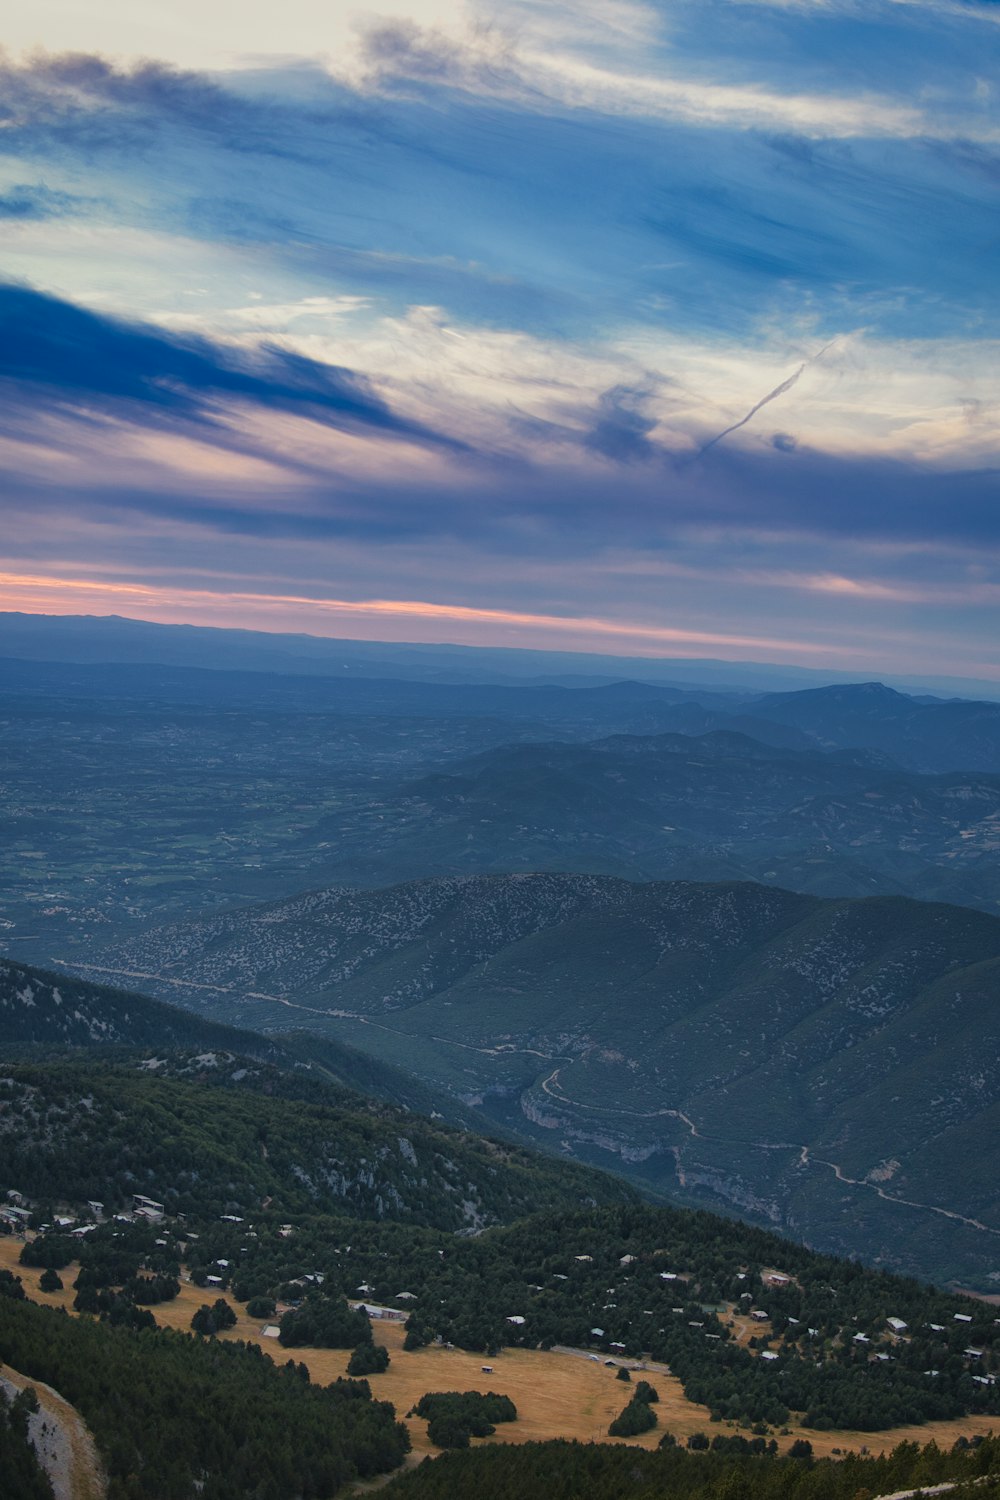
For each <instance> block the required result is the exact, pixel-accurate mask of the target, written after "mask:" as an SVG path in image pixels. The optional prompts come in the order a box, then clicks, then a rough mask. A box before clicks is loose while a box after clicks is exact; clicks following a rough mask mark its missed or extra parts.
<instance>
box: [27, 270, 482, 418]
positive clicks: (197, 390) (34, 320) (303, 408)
mask: <svg viewBox="0 0 1000 1500" xmlns="http://www.w3.org/2000/svg"><path fill="white" fill-rule="evenodd" d="M0 381H2V382H5V383H6V385H7V391H8V397H7V416H6V417H5V418H4V419H3V425H5V426H7V427H8V430H10V423H11V415H12V412H13V411H15V410H16V411H17V412H18V415H17V417H16V419H15V420H16V430H17V432H18V434H19V435H20V436H23V435H24V411H25V408H29V409H31V410H34V411H35V412H38V411H41V410H46V411H54V412H59V413H63V414H66V413H68V412H72V411H76V412H78V413H79V415H80V417H81V419H86V420H88V421H92V420H94V418H95V417H96V416H99V415H102V416H105V417H109V418H110V417H123V416H133V415H134V414H135V413H136V412H141V414H142V421H144V422H145V423H147V424H149V425H152V426H169V427H177V426H180V425H183V426H187V427H188V428H194V429H197V428H199V427H208V428H210V429H212V430H213V437H214V439H215V440H217V441H219V442H220V443H223V444H225V443H226V442H228V441H231V440H232V438H231V434H232V430H233V429H232V426H231V424H230V423H228V422H227V421H226V417H225V408H226V406H227V404H246V405H249V406H251V407H256V408H259V409H263V410H266V411H269V412H279V413H289V414H292V415H296V416H299V417H306V418H308V419H309V420H311V421H315V422H319V423H321V424H323V425H327V426H331V427H335V428H341V429H345V430H347V431H366V432H371V431H377V432H379V433H380V434H384V435H386V436H393V435H396V436H400V437H406V438H410V439H419V440H421V441H424V442H430V443H441V442H444V441H450V440H446V439H444V438H442V436H441V435H439V434H435V433H434V432H432V431H431V430H430V429H429V428H426V427H421V426H420V425H418V424H415V423H413V422H409V421H407V420H405V419H404V418H401V417H399V416H397V415H396V414H395V413H393V412H392V411H391V410H390V408H389V407H388V406H387V405H386V403H385V402H384V401H383V400H381V399H380V398H379V397H378V396H377V395H376V394H375V392H374V391H373V390H372V388H371V387H370V385H369V383H368V382H367V381H366V380H365V379H364V377H360V376H358V375H356V374H354V373H353V372H352V371H350V370H346V369H342V368H338V367H337V366H335V365H332V364H319V363H317V362H316V361H314V360H310V359H307V358H306V357H304V356H303V355H301V354H296V353H293V352H291V351H289V350H285V349H280V348H277V347H275V346H269V345H267V344H264V345H259V346H258V347H257V348H256V349H254V350H253V351H252V352H248V351H247V350H245V349H240V348H238V347H233V346H230V347H228V348H223V347H221V346H219V345H213V344H212V343H210V342H209V341H208V340H207V339H205V338H196V337H187V338H184V337H182V336H180V335H170V334H168V333H166V332H165V331H163V330H162V329H154V328H152V327H148V326H142V325H139V324H135V323H126V322H124V321H122V320H120V319H113V318H107V317H101V316H99V315H98V314H96V313H93V312H90V311H87V310H85V309H83V308H80V307H75V306H73V305H72V304H70V303H68V302H65V301H62V300H60V299H58V298H55V297H49V296H45V295H44V294H42V293H40V292H36V291H33V290H31V289H30V288H27V287H20V286H10V285H8V286H2V285H0ZM451 446H454V445H453V444H451Z"/></svg>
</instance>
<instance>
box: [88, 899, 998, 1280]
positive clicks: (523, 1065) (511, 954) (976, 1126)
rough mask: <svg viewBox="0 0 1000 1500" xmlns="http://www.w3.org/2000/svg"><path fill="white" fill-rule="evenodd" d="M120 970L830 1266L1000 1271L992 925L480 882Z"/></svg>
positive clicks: (867, 906)
mask: <svg viewBox="0 0 1000 1500" xmlns="http://www.w3.org/2000/svg"><path fill="white" fill-rule="evenodd" d="M95 962H96V961H95ZM99 962H100V963H101V964H102V965H103V966H104V968H105V969H125V970H127V971H129V972H131V973H140V974H141V975H142V976H143V977H142V981H141V982H142V983H143V985H144V986H146V987H147V988H150V989H151V990H153V991H154V992H155V991H156V990H157V989H159V991H160V993H167V992H169V993H171V994H173V995H175V996H177V997H179V998H182V999H183V1000H184V1001H185V1003H186V1004H189V1005H191V1006H192V1007H193V1008H198V1009H199V1010H200V1011H201V1012H202V1013H204V1014H210V1015H213V1016H215V1017H218V1018H221V1019H227V1020H231V1019H236V1018H239V1019H241V1020H243V1021H244V1023H250V1024H252V1025H254V1026H258V1027H264V1028H269V1027H273V1026H276V1025H284V1024H286V1023H287V1017H288V1015H289V1013H290V1009H291V1013H292V1014H294V1015H295V1016H296V1017H297V1019H298V1021H299V1022H300V1024H301V1025H302V1026H303V1027H306V1028H308V1029H309V1030H312V1031H316V1032H319V1033H321V1034H324V1035H328V1036H331V1035H332V1036H335V1037H337V1038H338V1039H343V1040H346V1041H347V1042H348V1043H349V1044H351V1045H353V1046H356V1047H358V1048H362V1049H364V1050H366V1051H368V1052H370V1053H371V1054H373V1055H374V1056H376V1057H378V1058H380V1059H381V1060H383V1061H386V1062H389V1063H391V1064H393V1065H395V1066H398V1067H401V1068H406V1069H408V1070H409V1071H410V1072H412V1073H415V1074H416V1075H417V1076H418V1077H419V1078H420V1079H421V1080H422V1081H423V1082H424V1083H425V1084H427V1085H428V1086H430V1087H432V1088H434V1089H438V1090H447V1091H449V1092H451V1093H452V1095H453V1096H455V1097H456V1098H458V1099H461V1100H464V1101H466V1102H468V1103H470V1104H475V1106H477V1107H478V1108H479V1109H480V1111H482V1112H486V1113H488V1114H490V1115H491V1116H492V1117H493V1118H495V1119H497V1120H498V1121H500V1122H502V1123H504V1124H506V1125H507V1126H509V1127H511V1128H514V1129H516V1130H518V1131H519V1132H520V1133H521V1134H523V1135H526V1136H527V1137H529V1138H531V1139H534V1140H537V1141H540V1142H542V1143H545V1144H548V1145H549V1146H550V1147H551V1148H553V1149H557V1150H562V1151H564V1152H569V1153H572V1154H575V1155H577V1156H580V1157H582V1158H584V1159H587V1160H592V1161H595V1162H600V1163H602V1164H605V1165H612V1166H615V1167H616V1168H617V1169H618V1170H620V1171H623V1172H625V1173H626V1174H627V1175H628V1176H629V1177H631V1178H632V1179H633V1180H634V1181H636V1182H639V1183H642V1184H645V1185H647V1186H650V1187H652V1188H654V1189H656V1190H658V1191H662V1192H667V1193H671V1194H675V1195H678V1194H679V1195H681V1196H682V1197H685V1198H687V1200H688V1201H691V1200H694V1201H707V1202H710V1203H714V1204H717V1205H722V1206H725V1207H726V1208H728V1209H729V1210H730V1211H735V1212H738V1213H744V1214H746V1215H748V1216H751V1217H753V1218H755V1219H758V1220H761V1221H764V1222H768V1223H771V1224H773V1225H775V1226H780V1227H784V1228H787V1229H789V1230H791V1231H792V1232H794V1233H795V1234H796V1235H797V1236H799V1237H801V1238H803V1239H805V1240H807V1241H809V1242H810V1243H813V1244H816V1245H819V1246H821V1247H823V1248H827V1249H832V1250H836V1251H838V1252H842V1253H856V1254H859V1255H861V1256H863V1257H864V1258H866V1259H869V1260H876V1261H880V1262H882V1263H885V1264H887V1265H892V1266H896V1267H899V1268H901V1269H904V1270H907V1271H914V1272H918V1273H922V1274H927V1275H934V1276H937V1277H940V1278H942V1279H958V1280H959V1281H962V1280H965V1281H971V1283H972V1284H975V1285H979V1286H982V1287H983V1288H984V1289H989V1287H990V1286H992V1285H993V1284H994V1280H993V1279H991V1278H994V1277H995V1273H997V1272H998V1269H1000V1200H998V1195H997V1188H996V1183H995V1177H994V1174H993V1171H992V1160H993V1157H994V1152H995V1146H996V1143H997V1140H998V1124H1000V1078H998V1076H997V1074H996V1070H995V1069H993V1068H992V1067H989V1066H987V1065H985V1063H984V1059H988V1058H991V1057H993V1056H995V1055H996V1052H997V1048H998V1045H1000V1010H998V1007H997V1003H996V1002H997V996H998V993H1000V921H998V920H997V919H995V918H992V917H987V916H985V915H983V914H980V913H976V912H972V911H967V910H963V909H961V908H955V907H946V906H931V905H926V904H923V903H918V902H910V901H905V900H898V899H886V898H871V899H867V900H862V901H821V900H818V899H816V898H814V897H809V896H803V895H795V894H792V893H790V892H787V891H780V890H772V889H769V888H766V887H761V886H754V885H744V884H732V885H722V886H718V885H691V884H685V883H680V882H678V883H667V884H648V885H633V884H629V883H627V882H624V881H618V880H612V879H600V878H597V877H585V876H568V875H567V876H557V875H535V876H508V877H480V878H467V879H456V880H432V881H423V882H417V883H415V884H412V885H404V886H400V887H394V888H390V889H388V890H370V891H350V890H344V889H338V888H333V889H331V890H327V891H320V892H313V893H309V894H307V895H305V896H302V897H299V898H296V899H294V900H290V901H285V902H280V903H277V904H273V905H271V906H268V907H263V908H257V909H243V910H239V911H235V912H231V913H228V914H223V915H221V916H218V917H215V918H212V919H211V920H208V921H204V922H201V923H193V924H190V925H185V926H182V927H173V928H166V929H162V930H159V931H154V932H151V933H147V934H146V935H144V936H143V937H141V938H138V939H136V940H134V941H133V942H131V943H129V944H127V945H122V946H121V947H119V948H118V949H116V950H113V951H111V952H108V953H105V954H104V955H102V956H101V958H100V960H99ZM93 972H94V974H95V976H97V975H99V973H100V971H99V970H97V969H96V968H95V970H94V971H93ZM887 1106H889V1107H887ZM908 1205H909V1206H908ZM996 1279H997V1280H1000V1277H996Z"/></svg>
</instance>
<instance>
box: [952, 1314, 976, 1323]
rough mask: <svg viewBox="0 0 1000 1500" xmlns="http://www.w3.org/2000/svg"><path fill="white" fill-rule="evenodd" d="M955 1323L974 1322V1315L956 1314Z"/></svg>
mask: <svg viewBox="0 0 1000 1500" xmlns="http://www.w3.org/2000/svg"><path fill="white" fill-rule="evenodd" d="M955 1322H956V1323H971V1322H972V1314H971V1313H956V1314H955Z"/></svg>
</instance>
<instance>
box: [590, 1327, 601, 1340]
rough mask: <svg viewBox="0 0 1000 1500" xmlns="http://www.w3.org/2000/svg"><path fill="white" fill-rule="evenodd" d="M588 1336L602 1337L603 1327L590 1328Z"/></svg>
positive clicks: (593, 1337)
mask: <svg viewBox="0 0 1000 1500" xmlns="http://www.w3.org/2000/svg"><path fill="white" fill-rule="evenodd" d="M590 1337H591V1338H592V1339H602V1338H603V1337H604V1329H603V1328H592V1329H591V1330H590Z"/></svg>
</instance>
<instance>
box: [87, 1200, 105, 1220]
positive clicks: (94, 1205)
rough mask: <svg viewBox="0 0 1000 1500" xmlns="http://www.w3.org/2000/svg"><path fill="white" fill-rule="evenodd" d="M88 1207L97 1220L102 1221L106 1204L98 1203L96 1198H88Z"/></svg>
mask: <svg viewBox="0 0 1000 1500" xmlns="http://www.w3.org/2000/svg"><path fill="white" fill-rule="evenodd" d="M87 1207H88V1208H89V1209H90V1212H91V1213H92V1214H93V1215H94V1218H95V1219H100V1218H101V1217H102V1216H103V1214H104V1204H103V1203H98V1201H97V1199H96V1198H88V1199H87Z"/></svg>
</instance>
